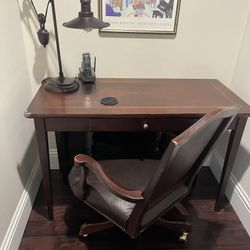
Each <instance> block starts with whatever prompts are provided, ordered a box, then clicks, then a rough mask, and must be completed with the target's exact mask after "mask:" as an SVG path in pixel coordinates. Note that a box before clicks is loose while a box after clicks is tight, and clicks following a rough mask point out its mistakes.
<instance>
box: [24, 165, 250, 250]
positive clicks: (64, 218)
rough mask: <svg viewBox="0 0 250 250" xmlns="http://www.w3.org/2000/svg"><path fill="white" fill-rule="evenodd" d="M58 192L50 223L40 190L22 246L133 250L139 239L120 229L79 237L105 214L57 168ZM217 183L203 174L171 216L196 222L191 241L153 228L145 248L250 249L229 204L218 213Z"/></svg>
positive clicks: (207, 172)
mask: <svg viewBox="0 0 250 250" xmlns="http://www.w3.org/2000/svg"><path fill="white" fill-rule="evenodd" d="M52 182H53V190H54V221H48V220H47V218H46V211H45V209H44V206H43V193H42V189H41V188H40V190H39V192H38V195H37V198H36V201H35V204H34V207H33V210H32V212H31V214H30V218H29V221H28V224H27V226H26V229H25V232H24V235H23V238H22V241H21V243H20V247H19V249H20V250H26V249H32V250H40V249H42V250H43V249H46V250H51V249H72V250H78V249H81V250H130V249H133V245H134V241H133V240H131V239H130V238H129V237H128V236H126V235H125V234H124V233H123V232H121V231H120V230H119V229H112V230H109V231H106V232H102V233H98V234H96V235H91V236H89V237H88V239H87V240H84V239H82V238H79V237H78V232H79V228H80V225H81V224H82V223H83V222H84V221H92V222H93V221H99V220H103V218H102V217H101V216H100V215H98V214H97V213H96V212H94V211H93V210H91V209H90V208H88V207H86V206H85V205H84V204H83V203H81V202H80V201H78V200H77V199H76V198H75V197H74V196H73V194H72V193H71V190H70V188H69V186H68V185H64V184H63V183H62V177H61V175H60V173H59V171H56V170H54V171H52ZM216 191H217V182H216V181H215V179H214V177H213V175H212V174H211V172H210V170H209V168H207V167H204V168H203V169H202V171H201V172H200V174H199V176H198V179H197V182H196V184H195V187H194V190H193V192H192V194H191V195H190V196H189V197H188V198H187V199H185V200H184V201H183V202H182V204H180V206H178V209H172V210H171V211H170V212H169V213H168V214H167V216H166V217H167V218H168V219H175V220H181V219H183V218H185V219H186V220H187V221H190V222H191V223H192V232H191V234H190V235H189V240H188V242H186V243H180V242H178V235H176V234H175V233H172V232H167V231H165V230H162V229H158V228H155V227H150V228H149V229H147V230H146V231H145V232H144V233H143V234H142V237H141V240H142V241H141V242H142V246H143V249H145V250H166V249H172V250H174V249H175V250H180V249H187V250H249V249H250V237H249V236H248V234H247V233H246V231H245V229H244V228H243V226H242V224H241V222H240V221H239V219H238V217H237V215H236V214H235V212H234V211H233V209H232V207H231V206H230V205H227V206H226V208H225V209H224V210H223V211H221V212H219V213H215V212H214V211H213V206H214V198H215V195H216Z"/></svg>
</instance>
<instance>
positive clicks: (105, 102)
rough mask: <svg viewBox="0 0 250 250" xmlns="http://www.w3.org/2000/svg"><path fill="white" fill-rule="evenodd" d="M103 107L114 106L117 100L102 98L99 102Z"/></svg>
mask: <svg viewBox="0 0 250 250" xmlns="http://www.w3.org/2000/svg"><path fill="white" fill-rule="evenodd" d="M100 103H101V104H103V105H116V104H117V103H118V100H117V99H116V98H115V97H111V96H108V97H103V98H102V99H101V101H100Z"/></svg>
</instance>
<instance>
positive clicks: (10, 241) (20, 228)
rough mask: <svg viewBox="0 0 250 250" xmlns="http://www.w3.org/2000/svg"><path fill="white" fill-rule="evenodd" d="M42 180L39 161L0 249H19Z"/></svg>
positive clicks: (35, 165)
mask: <svg viewBox="0 0 250 250" xmlns="http://www.w3.org/2000/svg"><path fill="white" fill-rule="evenodd" d="M41 180H42V174H41V167H40V162H39V160H38V159H37V160H36V162H35V164H34V167H33V169H32V172H31V174H30V176H29V179H28V181H27V184H26V186H25V188H24V191H23V193H22V196H21V198H20V200H19V202H18V205H17V207H16V210H15V212H14V215H13V217H12V219H11V222H10V225H9V227H8V229H7V232H6V235H5V237H4V240H3V242H2V245H1V247H0V249H1V250H15V249H18V247H19V244H20V241H21V239H22V236H23V232H24V230H25V227H26V224H27V221H28V219H29V215H30V212H31V209H32V206H33V203H34V200H35V197H36V194H37V191H38V188H39V185H40V183H41Z"/></svg>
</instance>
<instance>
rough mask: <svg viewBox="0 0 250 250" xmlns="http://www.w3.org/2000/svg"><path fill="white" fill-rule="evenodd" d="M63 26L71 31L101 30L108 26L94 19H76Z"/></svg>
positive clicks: (89, 17) (87, 17)
mask: <svg viewBox="0 0 250 250" xmlns="http://www.w3.org/2000/svg"><path fill="white" fill-rule="evenodd" d="M63 26H65V27H68V28H72V29H102V28H106V27H108V26H109V23H105V22H103V21H101V20H99V19H97V18H95V17H93V16H92V17H91V16H86V17H80V15H79V17H77V18H75V19H73V20H71V21H69V22H66V23H64V24H63Z"/></svg>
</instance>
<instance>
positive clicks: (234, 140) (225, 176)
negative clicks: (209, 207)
mask: <svg viewBox="0 0 250 250" xmlns="http://www.w3.org/2000/svg"><path fill="white" fill-rule="evenodd" d="M246 122H247V117H239V118H238V119H237V121H236V126H235V128H234V129H233V130H232V131H231V135H230V138H229V142H228V148H227V152H226V156H225V161H224V165H223V170H222V174H221V179H220V184H219V190H218V193H217V198H216V202H215V208H214V210H215V211H216V212H218V211H220V210H221V209H222V208H223V207H224V202H225V200H224V199H225V197H224V195H225V190H226V187H227V183H228V180H229V177H230V174H231V171H232V168H233V164H234V160H235V157H236V154H237V152H238V149H239V145H240V141H241V137H242V134H243V131H244V128H245V125H246Z"/></svg>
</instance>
